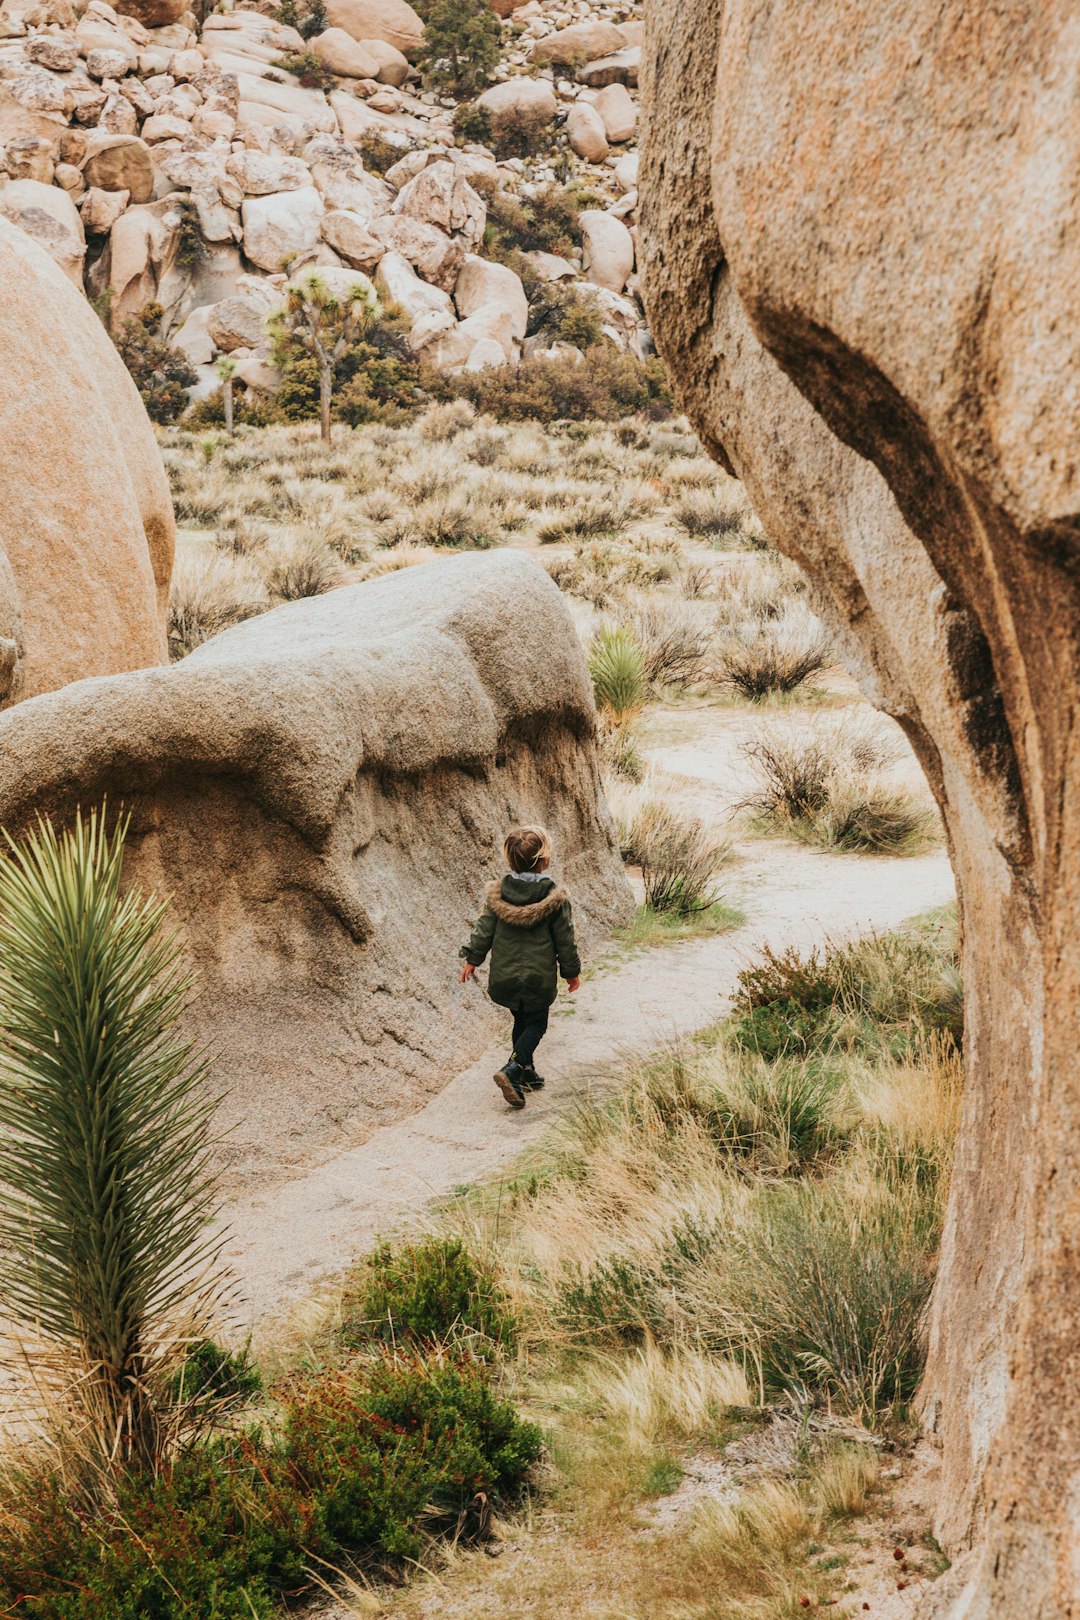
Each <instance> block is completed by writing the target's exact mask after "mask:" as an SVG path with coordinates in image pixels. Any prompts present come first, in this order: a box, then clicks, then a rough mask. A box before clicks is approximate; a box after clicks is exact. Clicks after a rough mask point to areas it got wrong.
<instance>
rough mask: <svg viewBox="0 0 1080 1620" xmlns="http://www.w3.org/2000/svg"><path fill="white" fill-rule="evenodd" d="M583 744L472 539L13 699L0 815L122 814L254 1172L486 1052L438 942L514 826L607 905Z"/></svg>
mask: <svg viewBox="0 0 1080 1620" xmlns="http://www.w3.org/2000/svg"><path fill="white" fill-rule="evenodd" d="M91 318H93V317H91ZM593 738H594V717H593V706H592V692H591V686H590V682H589V679H588V673H587V670H586V668H585V663H584V659H583V656H582V653H581V649H580V646H579V643H578V640H577V636H576V633H575V631H574V627H573V623H572V621H571V618H570V615H569V613H568V611H567V609H566V606H565V603H564V601H563V599H562V597H561V595H560V593H559V592H558V590H557V589H556V588H555V586H554V585H552V584H551V582H550V581H549V580H548V579H547V577H546V576H545V574H544V572H543V571H542V570H541V569H540V568H539V567H538V566H537V565H536V564H535V563H533V562H531V561H528V560H526V559H524V558H522V557H518V556H514V555H512V554H510V553H506V552H503V553H499V554H492V555H489V556H466V557H461V558H456V559H453V560H450V561H442V562H435V563H430V564H426V565H424V566H422V567H419V568H412V569H409V570H407V571H405V572H403V573H400V574H396V575H393V576H389V577H386V578H383V579H380V580H376V581H372V582H370V583H368V584H363V585H355V586H348V587H345V588H343V589H341V590H337V591H334V592H331V593H330V594H329V595H326V596H322V597H318V598H315V599H310V600H308V601H304V602H294V603H291V604H289V605H287V606H285V607H283V608H279V609H276V610H274V611H273V612H271V613H268V614H265V615H263V616H262V617H260V618H259V619H257V620H252V621H249V622H248V623H247V624H244V625H241V626H239V627H238V628H237V629H235V630H231V631H228V632H226V633H225V634H223V635H221V636H218V637H216V638H215V639H214V640H212V641H210V642H207V643H205V644H204V645H203V646H202V647H200V648H199V649H198V650H197V651H196V652H195V653H193V654H192V655H191V656H190V657H189V658H186V659H185V660H183V662H181V663H179V664H174V665H173V666H172V667H171V668H165V669H157V670H147V671H144V672H140V673H137V674H132V675H126V676H122V677H118V678H111V679H105V680H98V681H94V682H92V683H87V682H84V683H80V684H78V685H75V686H71V687H68V688H67V689H66V690H64V691H62V692H57V693H53V694H51V695H50V696H47V697H43V698H38V699H36V700H34V701H32V702H29V703H22V704H18V705H16V706H15V708H13V709H12V710H10V711H9V712H8V713H7V714H5V715H4V716H3V717H2V718H0V819H2V821H3V823H4V825H6V826H9V827H12V828H16V827H18V826H21V825H25V824H26V823H27V822H28V821H29V820H30V819H31V818H32V816H33V815H35V814H36V813H37V812H38V811H47V812H51V813H53V814H54V815H57V816H61V817H62V816H67V815H70V814H71V813H72V812H73V810H74V808H75V806H76V805H77V804H79V803H81V804H83V805H86V804H89V803H94V802H96V801H98V800H99V799H100V798H101V796H102V795H103V794H104V793H106V792H107V793H108V795H109V798H110V800H111V801H112V802H115V803H119V802H121V801H122V802H123V803H124V805H125V807H127V808H128V809H130V811H131V812H132V816H133V822H132V831H131V835H130V838H129V846H128V857H127V872H128V876H129V877H130V878H131V879H132V880H134V881H136V882H141V883H143V884H146V885H147V886H149V885H153V886H154V887H156V888H158V889H159V890H162V891H164V892H169V893H171V894H172V895H173V896H174V900H173V914H174V917H175V920H176V921H177V922H178V923H179V924H181V925H182V928H183V934H184V939H185V942H186V945H187V948H188V950H189V952H190V955H191V958H192V961H193V965H194V966H195V967H196V968H197V969H198V972H199V975H200V979H201V982H202V990H203V993H202V998H201V1002H200V1005H199V1008H198V1010H197V1017H196V1020H195V1023H194V1027H193V1034H195V1035H196V1037H198V1038H201V1039H204V1040H206V1041H207V1042H208V1043H209V1044H210V1045H212V1047H213V1050H214V1052H215V1054H216V1059H215V1073H214V1079H215V1085H216V1086H217V1087H218V1088H220V1089H221V1090H222V1091H223V1093H224V1102H223V1118H222V1123H223V1124H225V1125H227V1126H229V1125H231V1126H232V1127H233V1129H232V1131H231V1133H230V1135H229V1138H228V1151H229V1156H230V1160H231V1161H232V1163H233V1165H234V1166H236V1170H235V1172H234V1175H235V1176H237V1177H239V1176H240V1175H241V1174H246V1175H247V1176H250V1177H251V1178H252V1179H254V1178H256V1177H258V1178H260V1180H262V1181H263V1182H264V1184H265V1178H266V1177H267V1176H271V1177H272V1176H273V1175H274V1174H275V1172H279V1173H280V1172H281V1171H283V1170H284V1169H285V1168H286V1167H287V1166H288V1164H289V1162H290V1160H292V1159H294V1158H295V1157H296V1156H297V1155H298V1154H302V1155H303V1156H304V1157H309V1156H310V1155H311V1154H312V1153H313V1152H314V1153H326V1154H329V1153H331V1152H332V1151H333V1150H334V1149H335V1148H337V1147H339V1146H340V1144H341V1142H342V1141H343V1140H349V1141H355V1140H357V1138H358V1136H360V1135H362V1134H364V1133H366V1131H367V1130H369V1129H371V1128H372V1127H374V1126H375V1125H376V1124H380V1123H384V1122H385V1121H387V1120H388V1119H392V1118H394V1117H398V1116H400V1115H402V1114H404V1113H407V1112H409V1111H411V1110H412V1109H414V1108H415V1107H416V1106H417V1104H418V1100H419V1099H422V1097H423V1096H424V1095H425V1094H430V1093H434V1092H436V1091H438V1090H439V1088H440V1086H441V1085H442V1083H443V1081H444V1079H445V1066H444V1062H443V1059H444V1056H445V1052H446V1050H447V1049H448V1048H450V1047H452V1048H453V1049H454V1050H457V1051H474V1052H475V1051H477V1050H479V1049H480V1048H481V1047H482V1045H483V1044H484V1042H485V1041H486V1039H487V1038H488V1035H487V1030H488V1028H489V1025H488V1023H487V1018H486V1014H485V1013H484V1012H483V1011H482V1008H483V1002H482V999H481V997H480V996H478V995H475V994H469V995H465V994H463V993H462V991H461V989H460V987H459V986H458V984H457V975H456V972H455V956H456V950H457V946H458V945H459V943H460V940H461V938H463V937H464V931H465V930H466V929H467V926H468V923H469V920H470V919H471V918H473V917H474V916H475V915H476V912H477V909H478V906H479V903H480V897H481V895H482V891H483V886H484V884H485V882H486V881H487V880H488V878H489V877H490V875H491V873H492V872H495V871H497V870H498V867H499V845H500V841H501V838H502V835H503V833H504V832H505V830H506V825H507V822H508V821H513V820H530V821H543V822H544V823H545V824H546V825H547V826H548V827H549V828H550V829H551V832H552V834H553V837H554V840H555V845H556V849H557V851H558V857H559V875H560V877H564V878H565V880H566V882H567V883H568V885H569V886H570V888H571V889H572V891H573V894H574V898H575V902H576V914H577V920H578V926H579V928H580V929H581V931H582V934H583V936H584V938H585V940H586V941H588V940H589V939H590V938H595V937H596V935H597V934H598V932H599V931H600V930H603V929H606V928H608V927H609V926H610V925H611V924H613V923H614V922H616V921H619V920H621V919H623V918H625V916H626V914H627V913H628V911H629V910H630V909H631V906H632V901H631V899H630V896H629V891H628V887H627V884H626V881H625V878H624V877H623V873H622V868H621V863H620V861H619V858H618V854H617V851H616V849H615V845H614V840H613V837H612V831H611V827H610V822H609V818H608V816H607V814H606V811H605V810H604V809H603V808H602V804H601V799H600V787H599V775H598V769H597V759H596V751H595V744H594V740H593ZM432 871H438V872H439V873H440V874H442V876H441V877H440V880H439V904H438V905H437V906H435V907H433V906H432V892H431V873H432Z"/></svg>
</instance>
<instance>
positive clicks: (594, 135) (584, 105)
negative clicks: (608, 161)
mask: <svg viewBox="0 0 1080 1620" xmlns="http://www.w3.org/2000/svg"><path fill="white" fill-rule="evenodd" d="M566 134H567V138H568V139H569V141H570V145H571V146H572V147H573V148H574V151H575V152H576V153H577V155H578V157H582V158H584V159H585V161H586V162H587V163H602V162H603V161H604V159H605V158H606V157H607V155H608V138H607V131H606V129H605V128H604V120H603V119H602V118H601V116H600V114H599V113H598V112H597V110H596V108H595V107H591V106H590V105H589V103H588V102H587V101H579V102H577V104H576V105H575V106H573V107H571V109H570V114H569V116H568V118H567V120H566Z"/></svg>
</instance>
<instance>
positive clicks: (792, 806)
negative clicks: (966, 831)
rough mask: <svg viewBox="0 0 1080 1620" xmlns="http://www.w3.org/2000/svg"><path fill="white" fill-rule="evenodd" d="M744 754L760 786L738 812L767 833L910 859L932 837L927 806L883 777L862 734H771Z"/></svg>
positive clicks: (833, 729) (832, 730)
mask: <svg viewBox="0 0 1080 1620" xmlns="http://www.w3.org/2000/svg"><path fill="white" fill-rule="evenodd" d="M744 752H745V754H746V755H747V757H748V759H749V760H750V762H751V764H752V766H753V768H754V772H755V775H756V776H757V779H758V782H759V784H760V785H759V788H758V791H757V792H756V793H754V794H753V795H752V796H751V797H750V798H749V799H747V800H746V801H745V808H747V809H749V810H751V811H753V812H754V813H755V814H756V815H757V816H758V818H759V819H760V821H761V822H762V823H763V824H764V825H765V826H766V827H769V828H771V829H772V830H774V831H777V832H785V833H789V834H791V835H792V836H794V837H796V838H800V839H802V840H803V841H804V842H805V843H811V844H821V845H823V846H825V847H826V848H833V849H845V850H853V851H861V852H866V853H875V854H887V855H913V854H918V853H919V852H920V851H922V850H925V849H927V848H928V847H930V846H931V845H932V844H934V843H935V842H936V841H937V839H938V838H939V837H940V824H939V821H938V817H937V812H936V811H935V809H934V807H933V806H932V804H931V803H930V802H929V800H928V799H927V798H926V797H925V796H924V795H920V794H918V793H916V792H913V791H912V790H911V789H910V788H907V787H904V786H900V785H897V784H895V783H893V782H892V781H890V780H889V779H888V778H887V777H886V776H885V775H884V773H883V766H884V765H885V764H886V762H887V759H888V752H887V751H883V748H882V744H881V742H880V741H879V740H878V739H877V738H875V737H874V736H873V735H872V734H871V733H870V732H868V731H866V730H864V729H859V728H855V727H844V726H825V725H821V724H819V725H817V726H815V727H812V728H810V729H809V730H802V731H796V730H795V729H793V728H791V727H788V728H786V729H784V730H780V729H776V728H773V729H770V730H769V731H767V732H764V733H762V734H761V735H759V736H758V737H755V738H753V739H752V740H751V741H749V742H747V743H746V744H745V745H744Z"/></svg>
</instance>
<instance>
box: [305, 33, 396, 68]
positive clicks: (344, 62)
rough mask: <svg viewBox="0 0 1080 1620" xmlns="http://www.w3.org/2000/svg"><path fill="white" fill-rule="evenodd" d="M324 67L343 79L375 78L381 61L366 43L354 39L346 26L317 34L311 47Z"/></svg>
mask: <svg viewBox="0 0 1080 1620" xmlns="http://www.w3.org/2000/svg"><path fill="white" fill-rule="evenodd" d="M309 48H310V49H311V51H312V52H313V53H314V55H315V56H317V57H318V59H319V61H320V62H321V63H322V64H323V66H324V67H327V68H329V69H330V72H331V73H337V74H340V76H341V77H342V78H343V79H374V78H377V77H378V73H379V63H378V61H377V60H376V58H375V56H374V55H373V54H372V53H371V52H370V51H369V50H368V49H367V47H366V46H365V45H362V44H360V43H359V41H357V40H355V39H353V37H352V35H351V34H347V33H346V32H345V30H344V28H328V29H326V31H325V33H322V34H317V35H316V36H315V38H314V39H313V40H312V41H311V45H310V47H309Z"/></svg>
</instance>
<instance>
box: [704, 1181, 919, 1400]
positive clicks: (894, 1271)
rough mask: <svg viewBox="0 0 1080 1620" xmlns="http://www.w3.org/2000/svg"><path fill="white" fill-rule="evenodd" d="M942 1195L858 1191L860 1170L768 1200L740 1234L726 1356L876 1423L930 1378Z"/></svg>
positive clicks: (877, 1185) (722, 1335) (782, 1387)
mask: <svg viewBox="0 0 1080 1620" xmlns="http://www.w3.org/2000/svg"><path fill="white" fill-rule="evenodd" d="M940 1213H941V1210H940V1191H939V1189H938V1187H937V1186H934V1187H932V1188H930V1189H929V1190H927V1189H925V1188H924V1187H921V1186H919V1185H917V1184H908V1185H906V1186H905V1185H901V1186H899V1187H891V1186H888V1185H886V1184H883V1183H882V1182H881V1181H878V1180H868V1181H867V1182H866V1183H861V1182H860V1180H859V1179H858V1177H857V1172H856V1171H854V1170H853V1171H851V1172H850V1173H849V1174H847V1175H844V1176H840V1177H838V1178H837V1179H835V1180H832V1181H826V1182H817V1183H815V1182H807V1183H805V1184H800V1185H794V1186H781V1187H772V1188H769V1189H767V1190H766V1191H764V1192H762V1193H759V1195H758V1197H757V1199H756V1200H755V1207H754V1209H753V1211H752V1218H749V1219H746V1220H745V1221H744V1222H743V1223H740V1225H739V1227H738V1228H737V1229H736V1230H735V1232H734V1233H733V1234H732V1246H731V1251H730V1254H729V1256H728V1265H727V1267H726V1268H725V1270H726V1286H725V1288H724V1293H723V1299H722V1307H723V1311H724V1315H725V1317H726V1318H727V1320H728V1321H730V1323H731V1324H732V1327H733V1331H730V1332H725V1331H724V1329H723V1326H722V1321H723V1318H721V1320H720V1322H718V1323H717V1331H718V1337H719V1347H720V1348H721V1350H722V1351H723V1353H725V1354H728V1355H732V1356H734V1357H736V1358H740V1357H744V1358H747V1359H748V1360H750V1361H752V1362H754V1363H756V1364H757V1366H758V1368H759V1369H760V1375H761V1379H762V1382H763V1383H764V1385H765V1388H766V1390H767V1391H768V1392H770V1393H772V1394H774V1395H777V1394H795V1395H796V1396H797V1397H799V1398H802V1399H806V1398H810V1399H828V1400H831V1401H835V1402H837V1403H839V1404H840V1405H841V1406H843V1407H844V1408H846V1409H847V1410H849V1411H854V1412H858V1413H860V1414H862V1415H864V1416H873V1415H874V1414H875V1413H876V1412H878V1411H879V1409H880V1408H882V1407H887V1406H893V1405H900V1404H903V1403H906V1402H908V1401H910V1399H911V1397H912V1396H913V1395H914V1393H915V1389H916V1386H917V1385H918V1382H919V1378H920V1376H921V1374H922V1368H923V1361H924V1354H925V1351H924V1341H923V1317H924V1314H925V1310H926V1305H927V1301H928V1299H929V1297H930V1288H931V1285H932V1283H933V1278H934V1262H935V1257H936V1252H937V1236H938V1230H939V1225H940Z"/></svg>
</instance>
